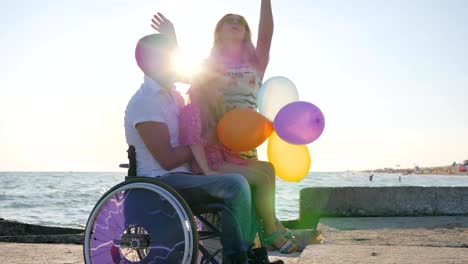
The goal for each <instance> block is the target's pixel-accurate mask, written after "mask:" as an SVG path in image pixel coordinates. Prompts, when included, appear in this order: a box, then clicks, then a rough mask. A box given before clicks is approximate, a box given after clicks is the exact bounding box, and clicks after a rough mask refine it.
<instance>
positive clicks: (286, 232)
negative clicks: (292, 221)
mask: <svg viewBox="0 0 468 264" xmlns="http://www.w3.org/2000/svg"><path fill="white" fill-rule="evenodd" d="M275 224H276V226H278V225H281V222H280V221H279V220H278V218H276V219H275ZM281 234H282V235H283V236H284V238H286V239H291V238H293V237H294V235H293V233H292V232H291V230H289V228H284V230H283V232H282V233H281Z"/></svg>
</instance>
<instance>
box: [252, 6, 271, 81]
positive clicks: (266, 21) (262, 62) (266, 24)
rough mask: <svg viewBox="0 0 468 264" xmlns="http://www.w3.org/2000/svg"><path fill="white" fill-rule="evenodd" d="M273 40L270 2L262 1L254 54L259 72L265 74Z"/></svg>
mask: <svg viewBox="0 0 468 264" xmlns="http://www.w3.org/2000/svg"><path fill="white" fill-rule="evenodd" d="M272 38H273V13H272V10H271V0H262V5H261V8H260V23H259V26H258V38H257V48H256V54H257V58H258V61H259V69H258V70H259V71H261V72H265V70H266V68H267V66H268V60H269V58H270V47H271V40H272Z"/></svg>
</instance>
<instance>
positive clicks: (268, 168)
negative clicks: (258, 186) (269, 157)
mask: <svg viewBox="0 0 468 264" xmlns="http://www.w3.org/2000/svg"><path fill="white" fill-rule="evenodd" d="M248 166H249V167H250V168H254V169H258V170H260V173H262V174H263V175H265V177H267V178H268V179H269V181H270V183H271V185H272V186H271V188H272V192H273V194H275V193H276V174H275V167H273V164H271V163H270V162H266V161H259V160H252V161H249V165H248ZM272 197H273V199H272V201H271V202H272V204H273V206H272V207H273V213H274V215H275V224H276V228H277V229H278V230H279V231H281V233H283V235H284V232H286V231H287V229H286V228H285V227H284V226H283V224H281V222H280V221H279V219H278V218H277V217H276V205H275V197H276V196H275V195H273V196H272ZM289 236H291V233H290V231H289ZM286 238H288V237H286ZM289 238H290V237H289Z"/></svg>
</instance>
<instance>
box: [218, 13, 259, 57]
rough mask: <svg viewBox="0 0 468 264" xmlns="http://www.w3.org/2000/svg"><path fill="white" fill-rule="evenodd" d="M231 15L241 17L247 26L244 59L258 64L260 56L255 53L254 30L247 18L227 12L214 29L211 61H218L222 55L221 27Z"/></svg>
mask: <svg viewBox="0 0 468 264" xmlns="http://www.w3.org/2000/svg"><path fill="white" fill-rule="evenodd" d="M231 16H237V17H238V18H239V19H240V22H241V24H242V25H244V27H245V36H244V40H243V45H244V58H243V59H244V60H246V61H247V62H249V63H250V64H252V65H257V64H258V58H257V55H256V53H255V46H254V45H253V42H252V31H251V30H250V27H249V24H248V23H247V21H246V20H245V18H244V17H243V16H241V15H238V14H226V15H224V16H223V17H222V18H221V19H220V20H219V21H218V23H217V24H216V27H215V30H214V40H213V47H212V48H211V54H210V60H211V62H212V63H216V62H217V60H218V59H219V57H221V56H222V54H221V51H220V46H221V42H222V39H221V28H222V26H223V24H224V23H226V21H227V20H228V19H229V18H230V17H231Z"/></svg>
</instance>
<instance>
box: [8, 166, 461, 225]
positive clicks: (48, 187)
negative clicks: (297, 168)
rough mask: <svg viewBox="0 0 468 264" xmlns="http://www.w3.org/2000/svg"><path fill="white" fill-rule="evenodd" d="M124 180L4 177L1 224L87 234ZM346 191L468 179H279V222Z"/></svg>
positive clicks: (88, 175) (97, 175)
mask: <svg viewBox="0 0 468 264" xmlns="http://www.w3.org/2000/svg"><path fill="white" fill-rule="evenodd" d="M372 174H373V177H372V181H370V176H371V175H372ZM124 177H125V173H123V172H0V218H3V219H6V220H14V221H20V222H24V223H30V224H39V225H46V226H59V227H71V228H84V227H85V225H86V221H87V219H88V216H89V213H90V212H91V210H92V209H93V207H94V205H95V204H96V202H97V201H98V200H99V198H100V197H101V196H102V195H103V194H104V193H105V192H106V191H107V190H109V189H110V188H112V186H114V185H116V184H118V183H120V182H122V181H123V180H124ZM344 186H356V187H357V186H366V187H381V186H468V176H459V175H454V176H449V175H412V174H410V175H402V174H384V173H369V172H349V171H347V172H310V173H309V174H308V175H307V176H306V177H305V178H304V179H303V180H302V181H299V182H295V183H291V182H285V181H282V180H281V179H279V178H278V180H277V189H276V212H277V216H278V218H279V219H280V220H293V219H297V218H298V217H299V192H300V190H301V189H303V188H307V187H344Z"/></svg>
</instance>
